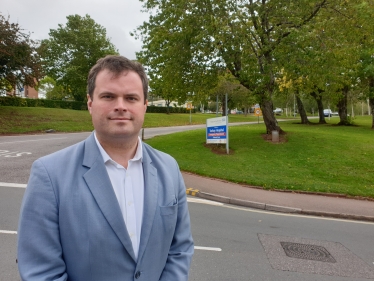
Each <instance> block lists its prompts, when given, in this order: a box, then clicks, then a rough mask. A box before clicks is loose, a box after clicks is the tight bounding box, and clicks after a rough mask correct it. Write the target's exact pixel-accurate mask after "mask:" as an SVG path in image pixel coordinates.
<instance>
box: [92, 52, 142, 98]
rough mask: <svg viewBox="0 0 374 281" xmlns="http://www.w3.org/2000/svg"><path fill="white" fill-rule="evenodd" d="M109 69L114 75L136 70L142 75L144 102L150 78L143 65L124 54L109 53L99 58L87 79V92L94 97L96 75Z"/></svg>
mask: <svg viewBox="0 0 374 281" xmlns="http://www.w3.org/2000/svg"><path fill="white" fill-rule="evenodd" d="M105 69H106V70H108V71H110V72H112V73H113V74H114V75H117V76H118V75H120V74H121V73H123V72H126V71H134V72H135V73H137V74H138V75H139V76H140V79H141V80H142V84H143V94H144V103H145V101H146V100H147V96H148V78H147V74H146V73H145V70H144V68H143V66H142V65H141V64H140V63H139V62H136V61H132V60H129V59H128V58H125V57H123V56H115V55H109V56H106V57H104V58H101V59H99V60H98V61H97V62H96V64H95V65H94V66H93V67H92V68H91V70H90V73H89V74H88V79H87V92H88V94H89V95H90V97H91V99H93V92H94V90H95V86H96V85H95V82H96V76H97V75H98V74H99V72H100V71H102V70H105Z"/></svg>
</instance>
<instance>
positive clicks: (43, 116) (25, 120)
mask: <svg viewBox="0 0 374 281" xmlns="http://www.w3.org/2000/svg"><path fill="white" fill-rule="evenodd" d="M213 117H216V115H215V114H198V113H196V114H191V121H192V122H191V123H192V124H193V125H196V124H205V123H206V119H208V118H213ZM261 120H262V119H261ZM247 121H257V117H254V116H249V115H248V116H247V117H246V116H244V115H230V122H247ZM189 124H190V115H189V114H169V115H168V114H163V113H147V114H146V116H145V122H144V127H145V128H151V127H168V126H183V125H189ZM49 129H54V130H55V131H57V132H84V131H92V130H93V127H92V124H91V116H90V114H89V113H88V111H79V110H70V109H58V108H43V107H11V106H0V134H19V133H41V132H44V131H45V130H49Z"/></svg>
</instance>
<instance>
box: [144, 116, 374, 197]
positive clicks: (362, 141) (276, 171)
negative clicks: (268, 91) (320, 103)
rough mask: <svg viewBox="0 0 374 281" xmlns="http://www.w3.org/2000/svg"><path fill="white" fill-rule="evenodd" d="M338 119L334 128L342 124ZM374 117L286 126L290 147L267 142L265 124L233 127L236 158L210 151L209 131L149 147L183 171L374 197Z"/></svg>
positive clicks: (161, 140)
mask: <svg viewBox="0 0 374 281" xmlns="http://www.w3.org/2000/svg"><path fill="white" fill-rule="evenodd" d="M338 120H339V119H338V118H335V119H334V118H332V119H331V120H330V122H331V123H337V122H338ZM370 122H371V119H370V117H357V118H356V119H355V123H356V124H357V126H349V127H341V126H335V125H332V124H329V125H309V126H305V125H300V124H295V123H292V122H291V121H288V122H285V123H282V124H281V126H282V128H283V129H284V130H285V131H286V132H287V133H288V134H287V137H286V138H287V141H286V142H285V143H280V144H273V143H270V142H266V141H263V139H262V136H261V134H263V133H264V125H262V124H260V125H247V126H240V127H232V128H230V149H232V150H233V152H234V153H233V154H232V155H217V154H215V153H213V152H212V151H211V150H210V149H209V148H207V147H204V143H205V130H198V131H189V132H183V133H178V134H173V135H167V136H160V137H156V138H153V139H151V140H148V141H147V142H148V143H149V144H150V145H152V146H153V147H155V148H158V149H160V150H162V151H165V152H167V153H169V154H171V155H172V156H174V157H175V158H176V159H177V161H178V163H179V165H180V167H181V169H182V170H185V171H190V172H193V173H196V174H200V175H204V176H209V177H214V178H220V179H225V180H228V181H233V182H238V183H244V184H249V185H254V186H261V187H264V188H266V189H284V190H298V191H308V192H327V193H341V194H347V195H351V196H364V197H371V198H374V182H373V175H374V161H373V159H374V142H373V134H374V131H373V130H371V129H370V124H371V123H370Z"/></svg>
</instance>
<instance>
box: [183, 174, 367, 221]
mask: <svg viewBox="0 0 374 281" xmlns="http://www.w3.org/2000/svg"><path fill="white" fill-rule="evenodd" d="M182 175H183V178H184V181H185V184H186V189H187V190H186V192H187V194H188V195H191V196H196V197H200V198H204V199H209V200H213V201H217V202H221V203H226V204H233V205H238V206H244V207H249V208H255V209H261V210H268V211H275V212H282V213H294V214H303V215H311V216H322V217H332V218H340V219H349V220H360V221H370V222H374V200H372V201H371V200H365V199H356V198H348V197H345V196H343V195H337V194H324V195H322V194H311V193H308V194H306V193H296V192H290V191H273V190H265V189H262V188H259V187H253V186H247V185H241V184H235V183H231V182H227V181H224V180H218V179H212V178H207V177H202V176H198V175H195V174H191V173H187V172H182Z"/></svg>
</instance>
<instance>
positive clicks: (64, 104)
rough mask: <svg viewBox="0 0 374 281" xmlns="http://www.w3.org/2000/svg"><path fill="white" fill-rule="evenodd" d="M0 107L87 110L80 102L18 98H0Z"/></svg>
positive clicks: (85, 105) (84, 103) (85, 104)
mask: <svg viewBox="0 0 374 281" xmlns="http://www.w3.org/2000/svg"><path fill="white" fill-rule="evenodd" d="M0 106H19V107H49V108H63V109H74V110H87V103H86V102H80V101H64V100H45V99H27V98H19V97H0Z"/></svg>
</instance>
